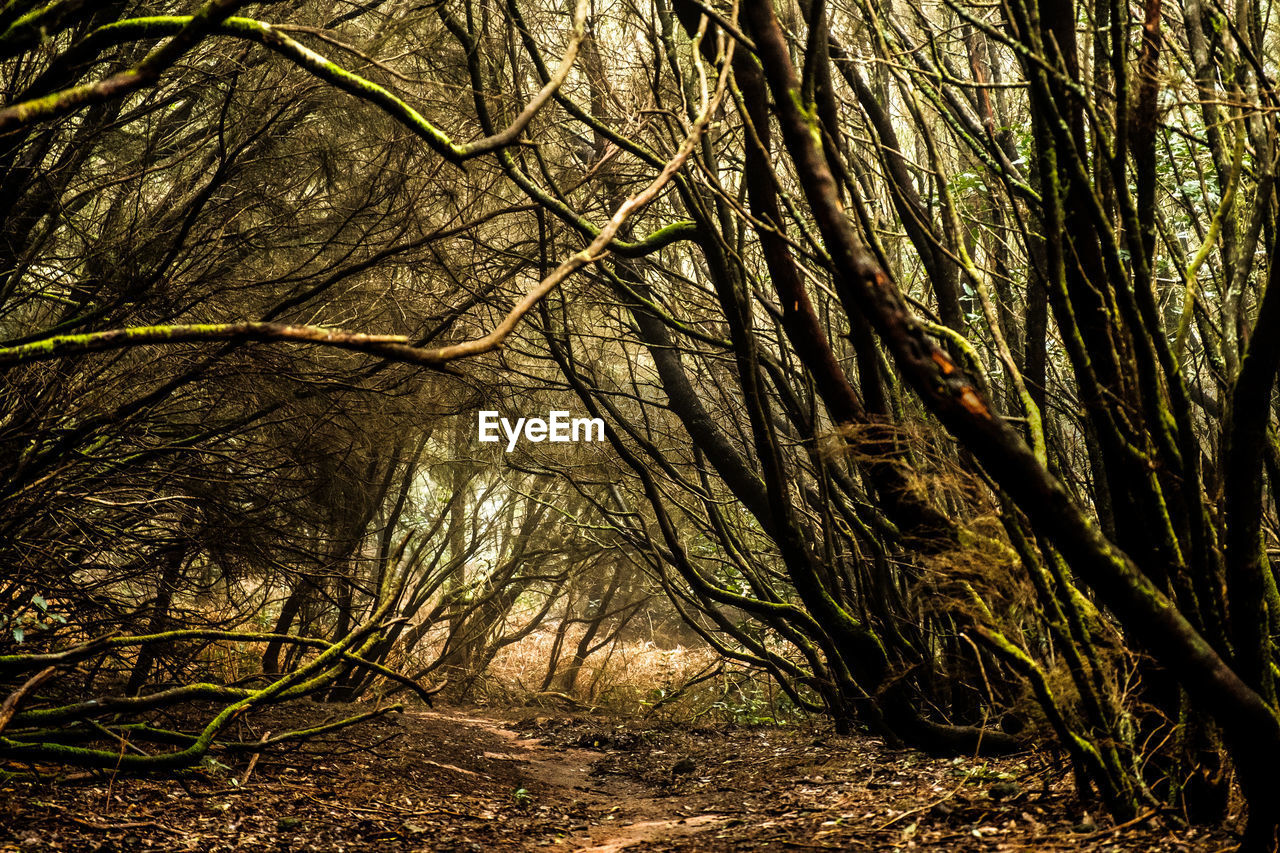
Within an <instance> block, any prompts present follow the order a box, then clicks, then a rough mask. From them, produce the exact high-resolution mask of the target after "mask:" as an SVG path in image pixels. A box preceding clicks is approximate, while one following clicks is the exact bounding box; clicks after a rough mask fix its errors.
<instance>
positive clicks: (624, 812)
mask: <svg viewBox="0 0 1280 853" xmlns="http://www.w3.org/2000/svg"><path fill="white" fill-rule="evenodd" d="M409 713H411V714H415V715H418V716H421V717H425V718H434V719H438V720H448V721H450V722H452V723H462V724H465V725H469V726H474V727H475V728H477V729H480V730H482V731H485V732H488V733H489V734H492V735H495V736H497V737H499V738H501V739H503V740H505V741H506V742H507V743H508V745H509V749H508V750H507V751H505V752H500V753H498V752H486V753H485V754H484V756H485V757H486V758H489V759H494V760H501V761H511V762H513V763H515V764H517V765H519V766H520V770H519V771H518V772H519V773H521V774H524V775H527V777H528V782H527V783H526V786H525V787H526V788H527V789H529V790H535V789H542V790H545V791H547V792H548V793H551V794H552V795H553V796H558V797H560V798H563V799H567V800H569V801H577V802H579V803H582V804H584V805H586V807H587V808H588V809H589V810H591V811H595V812H599V813H600V822H599V823H597V824H594V825H591V824H578V825H576V826H573V827H571V828H570V830H571V834H569V835H567V836H566V837H565V839H564V842H565V844H566V845H567V846H564V847H561V848H560V849H565V850H570V851H575V853H617V851H620V850H625V849H627V848H635V847H636V846H638V845H642V844H651V843H653V842H658V841H674V840H680V839H688V838H690V837H691V836H694V835H696V834H698V833H700V832H706V831H708V830H711V829H714V828H715V827H716V826H717V825H723V824H724V823H725V822H726V821H727V820H728V818H726V817H725V816H723V815H720V814H714V813H711V814H698V815H688V814H684V813H682V810H681V806H680V802H679V800H678V799H674V798H672V797H670V796H663V797H657V796H653V792H652V790H651V789H650V788H649V787H648V786H645V785H643V784H641V783H638V782H634V781H631V780H628V779H627V778H626V777H623V776H619V775H602V776H593V775H592V773H591V770H592V767H593V765H595V764H596V763H597V762H599V761H601V760H602V759H604V758H605V757H606V753H604V752H602V751H599V750H594V749H582V748H580V747H571V746H559V747H553V746H549V745H547V744H546V743H545V742H544V741H543V740H542V739H539V738H522V737H521V736H520V734H519V733H518V732H516V731H514V730H512V729H511V728H510V726H511V723H510V721H508V720H504V719H501V718H495V717H486V716H476V715H474V714H473V715H466V716H460V715H458V714H456V713H448V712H438V711H411V712H409ZM536 719H537V718H535V722H536ZM548 719H549V718H548Z"/></svg>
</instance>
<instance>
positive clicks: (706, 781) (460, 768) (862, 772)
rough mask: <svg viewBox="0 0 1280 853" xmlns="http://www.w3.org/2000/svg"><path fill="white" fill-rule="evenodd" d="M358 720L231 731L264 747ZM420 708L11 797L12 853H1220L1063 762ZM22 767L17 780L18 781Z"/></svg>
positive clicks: (313, 719)
mask: <svg viewBox="0 0 1280 853" xmlns="http://www.w3.org/2000/svg"><path fill="white" fill-rule="evenodd" d="M355 710H357V709H354V708H350V707H335V706H330V705H318V704H311V703H299V704H298V705H295V706H292V707H289V708H281V709H275V710H274V711H272V712H270V713H266V714H262V715H259V716H257V717H255V718H254V719H252V720H245V721H241V722H240V723H238V725H239V726H240V729H239V730H238V731H236V732H235V736H236V737H237V738H238V739H239V740H241V741H243V742H253V741H256V740H258V739H259V738H260V737H261V735H262V733H263V732H264V731H285V730H288V729H291V728H300V727H302V726H303V725H304V724H309V725H314V724H316V723H319V722H322V721H323V719H332V718H343V717H347V716H350V715H351V714H352V713H353V711H355ZM531 713H535V712H532V711H530V710H529V709H524V710H523V711H521V710H513V711H510V712H507V713H499V712H495V711H489V710H483V711H477V710H475V709H443V710H439V711H431V710H425V709H423V710H409V711H406V712H405V713H403V714H399V715H389V716H386V717H381V718H378V719H377V720H374V721H371V722H369V723H367V724H365V725H362V726H360V727H358V728H354V729H347V730H342V731H338V732H334V733H332V734H330V735H327V736H326V737H324V738H323V739H320V740H316V741H311V742H308V743H306V744H305V745H302V746H298V747H297V748H295V749H293V750H277V751H273V752H268V753H264V754H263V755H262V756H261V758H260V759H259V761H258V763H257V764H256V766H255V769H254V770H253V772H252V774H251V775H248V776H247V775H246V774H247V769H248V768H247V765H248V757H247V756H245V755H244V754H243V753H235V754H232V753H220V754H218V755H217V756H216V758H217V759H218V760H217V761H216V762H213V763H210V764H209V765H207V766H206V767H204V768H202V769H200V770H199V771H197V772H195V773H191V774H185V775H182V776H180V777H169V778H141V779H139V778H126V777H123V776H116V775H113V774H109V773H108V774H103V775H100V776H97V777H94V778H90V779H88V780H87V781H78V782H74V783H72V782H49V781H30V780H22V779H18V778H9V779H8V780H7V781H3V782H0V853H16V852H17V851H22V853H35V851H41V853H54V852H55V851H57V853H66V851H74V853H153V851H178V852H183V851H200V853H204V851H208V853H242V851H243V853H286V851H287V853H311V851H314V853H334V852H335V851H343V853H427V851H430V853H490V851H497V853H509V851H510V853H514V851H577V853H588V851H589V852H590V853H620V851H626V853H720V852H721V851H723V853H730V851H732V853H740V852H741V851H760V853H763V852H764V851H778V850H877V851H878V850H903V851H908V850H916V851H933V853H943V851H945V853H963V852H964V851H984V852H985V851H992V853H1001V851H1023V850H1038V851H1092V853H1120V852H1121V851H1144V853H1158V851H1165V853H1173V851H1178V853H1209V851H1213V853H1223V851H1228V850H1232V849H1234V847H1235V844H1236V842H1235V839H1233V838H1232V837H1231V836H1230V835H1229V834H1227V833H1223V832H1215V833H1208V832H1203V831H1199V830H1196V829H1188V828H1185V827H1181V826H1179V825H1178V824H1177V823H1176V822H1175V821H1173V820H1170V819H1168V818H1167V817H1162V816H1159V815H1154V814H1153V815H1151V816H1150V819H1144V820H1141V821H1137V822H1134V823H1131V824H1126V825H1122V826H1118V827H1114V828H1111V827H1109V826H1108V824H1107V821H1106V820H1105V818H1104V817H1103V816H1101V815H1099V814H1097V813H1096V812H1094V813H1091V810H1090V809H1089V808H1088V807H1084V806H1081V805H1080V804H1079V802H1078V801H1077V799H1076V797H1075V795H1074V792H1073V791H1072V790H1071V786H1070V779H1069V774H1068V772H1067V769H1066V767H1065V766H1062V765H1060V764H1053V763H1052V762H1050V763H1041V762H1039V761H1038V760H1035V759H1033V758H1031V757H1030V756H1024V757H1019V756H1013V757H1008V758H1002V759H999V760H994V759H993V760H974V759H965V758H931V757H928V756H923V755H921V754H919V753H916V752H910V751H905V750H895V749H890V748H887V747H885V745H884V744H883V743H881V742H879V741H878V740H875V739H874V738H870V737H865V736H859V737H840V736H836V735H834V734H832V733H831V732H830V730H829V729H827V728H826V727H825V726H823V725H822V724H821V723H815V724H814V725H811V726H804V727H793V728H777V727H763V726H757V727H703V728H699V727H695V726H690V725H688V724H677V723H655V722H653V721H640V720H627V719H620V718H613V717H604V716H589V715H576V716H570V715H566V714H563V713H554V712H537V713H536V715H535V716H526V715H528V714H531ZM4 769H8V770H10V771H16V770H21V769H22V768H20V767H18V766H11V767H5V768H4Z"/></svg>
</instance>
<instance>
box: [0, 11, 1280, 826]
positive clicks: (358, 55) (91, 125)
mask: <svg viewBox="0 0 1280 853" xmlns="http://www.w3.org/2000/svg"><path fill="white" fill-rule="evenodd" d="M170 5H173V6H177V7H182V6H184V4H150V3H127V2H116V3H109V4H82V3H76V2H60V3H51V4H45V3H39V2H25V0H11V2H9V3H7V4H5V5H4V6H3V8H2V10H0V59H2V61H3V65H2V66H0V67H2V68H3V72H0V75H2V76H0V84H2V86H3V91H4V103H5V106H4V107H3V108H0V207H2V208H3V211H2V213H0V336H3V338H4V342H3V344H0V369H2V370H4V371H5V372H4V383H3V386H0V395H2V399H3V401H4V406H3V409H2V410H0V443H2V444H3V446H4V448H5V453H4V455H3V456H2V457H0V466H2V467H0V494H2V496H3V507H4V509H3V511H2V512H0V525H3V528H2V529H3V531H4V534H3V536H2V537H0V553H2V554H3V560H4V563H3V565H4V566H5V568H6V573H5V576H4V579H5V582H6V583H5V586H4V588H3V590H2V591H0V596H2V597H0V612H3V613H5V614H6V616H5V618H6V619H8V620H9V625H10V627H11V628H12V629H13V630H12V631H10V633H11V634H14V636H13V637H11V638H9V637H7V638H6V639H5V642H9V640H21V641H22V642H21V644H20V645H18V644H15V643H10V645H13V646H14V647H13V648H12V649H10V650H9V651H11V652H12V654H10V655H7V656H4V657H0V670H3V674H4V677H5V678H6V679H7V681H8V682H9V683H10V684H11V685H12V686H11V687H10V690H11V691H17V692H16V693H14V695H15V696H16V697H18V698H19V699H21V700H22V701H23V702H25V703H27V704H26V705H25V706H24V707H25V708H26V710H19V711H18V712H17V713H16V715H15V716H13V719H12V720H6V719H5V718H4V717H3V715H0V729H5V726H6V725H7V726H8V728H7V729H5V730H4V732H3V733H2V735H0V753H4V754H7V755H9V756H22V757H33V760H35V759H38V760H52V759H54V758H61V759H63V760H67V761H72V762H80V763H88V764H94V763H95V762H96V763H108V762H107V759H108V758H110V759H112V760H114V758H115V756H116V754H117V752H118V748H104V747H103V746H102V745H101V743H100V742H99V745H98V746H93V745H92V743H91V744H90V745H85V746H78V747H74V748H72V747H68V746H67V745H68V744H73V743H79V742H82V741H86V740H88V741H91V742H95V741H96V740H97V739H99V738H101V737H102V736H103V731H102V730H101V729H102V727H101V725H100V724H98V723H96V722H93V721H92V720H93V716H94V715H91V714H89V713H87V712H86V711H85V710H84V709H83V707H81V706H78V705H76V704H74V700H75V699H76V698H77V697H78V696H80V695H82V694H84V693H86V692H90V693H93V694H94V695H98V693H97V692H95V691H98V692H102V691H105V692H103V693H102V695H104V696H106V695H111V696H115V697H117V698H114V699H110V700H107V701H105V703H104V704H103V705H101V706H100V707H104V708H107V709H108V710H111V711H122V712H130V711H141V710H145V709H146V708H150V707H156V706H159V705H167V704H169V703H170V702H172V701H176V700H177V699H185V698H200V699H217V700H220V701H222V702H224V703H226V704H225V707H226V709H227V710H225V711H223V712H221V713H219V714H217V715H215V716H213V717H212V718H211V722H210V723H209V725H208V727H206V728H205V729H204V730H203V733H201V734H198V735H197V734H195V733H194V732H193V733H190V734H183V733H175V732H166V733H160V732H159V730H158V729H156V728H155V727H149V728H148V727H145V726H141V725H140V724H137V723H135V722H133V718H132V717H130V716H127V715H126V716H117V717H112V718H111V725H113V726H115V727H116V728H114V729H107V730H106V731H107V734H112V733H114V734H115V735H117V736H120V735H121V733H123V732H124V731H126V728H125V727H129V726H133V727H134V728H132V729H129V731H130V732H134V731H137V732H139V733H140V734H139V735H138V736H142V734H141V733H149V734H150V735H151V736H152V737H153V738H155V739H158V740H165V739H166V738H167V739H168V740H167V742H169V743H175V744H177V747H180V748H181V751H179V752H157V753H155V754H151V755H148V756H145V758H147V759H148V760H143V757H139V758H138V759H137V763H138V765H139V766H140V767H141V766H145V765H147V764H148V761H150V762H151V763H152V764H160V765H164V764H167V765H174V764H178V763H181V762H183V761H186V760H189V759H190V758H192V757H193V756H196V755H198V754H203V751H204V750H206V749H208V748H210V747H211V746H219V745H221V747H220V748H234V747H235V744H234V743H226V742H224V741H223V740H220V738H221V737H222V735H221V732H222V730H223V727H224V722H223V720H224V717H225V716H226V715H227V714H234V709H235V708H237V707H238V706H239V705H243V704H249V705H252V704H257V703H261V702H267V701H276V700H277V699H280V698H288V697H289V696H297V695H304V694H322V695H328V696H334V697H337V696H342V697H351V696H356V695H361V694H363V693H365V692H366V691H368V690H369V689H371V688H373V687H375V682H376V685H379V686H377V689H378V690H379V691H382V692H389V691H391V690H394V689H405V688H414V689H417V690H418V691H419V693H420V694H423V695H426V694H427V693H429V692H430V689H431V688H428V687H426V684H428V683H435V681H436V677H437V676H439V677H440V678H441V680H442V683H444V684H446V685H450V684H452V685H453V686H454V687H455V689H461V688H460V686H459V685H461V684H464V683H467V682H468V680H469V679H474V677H476V676H477V674H479V673H481V672H483V670H484V668H485V666H486V665H487V664H488V663H489V662H490V661H491V660H492V659H493V656H494V655H495V654H497V653H498V651H499V650H500V649H501V648H502V647H504V646H505V645H510V644H511V643H513V642H517V641H519V640H520V639H522V638H523V637H525V636H527V635H528V634H529V633H530V632H532V631H534V630H535V629H536V628H537V627H538V626H539V625H540V624H542V623H544V622H548V621H549V624H551V625H558V626H559V628H558V632H557V634H556V639H555V645H554V649H555V652H554V656H553V660H552V662H551V665H550V666H548V667H547V669H546V675H545V678H543V679H542V683H541V685H535V687H539V688H540V689H541V690H544V691H547V690H557V691H560V692H568V691H572V690H573V689H574V687H575V681H576V678H577V675H576V673H577V672H578V671H579V670H580V669H581V667H582V664H583V661H584V660H585V658H586V657H587V656H588V655H589V654H591V653H592V652H593V651H594V650H596V649H598V648H601V647H603V646H604V645H605V644H607V643H608V642H609V641H610V640H611V639H613V638H615V637H616V636H619V635H620V634H621V632H624V631H625V630H626V628H627V625H628V622H629V620H631V619H632V618H633V617H634V616H635V615H636V614H637V613H639V612H641V611H642V609H644V608H647V607H650V606H651V598H652V596H653V595H654V594H655V593H658V592H661V593H662V594H664V596H665V601H666V602H667V603H666V604H665V605H664V608H666V609H669V610H670V611H671V612H674V613H675V614H678V615H679V617H680V618H681V619H682V620H683V621H684V623H685V625H686V630H688V631H690V632H691V633H693V634H696V635H697V636H699V637H700V638H701V639H702V640H704V641H705V642H706V643H708V644H710V646H711V647H712V648H714V649H715V650H716V651H717V653H718V654H720V655H722V656H723V657H724V658H726V659H728V660H731V661H734V662H736V663H737V664H739V665H742V666H745V667H748V668H751V669H753V670H756V671H759V672H762V673H765V674H767V675H768V676H769V677H771V678H772V679H773V680H774V682H775V683H776V685H777V686H778V687H779V688H780V689H781V690H782V691H783V693H784V694H785V696H786V697H787V701H788V703H789V704H790V705H791V706H792V707H794V708H796V709H801V710H809V711H814V712H822V713H827V714H829V715H831V716H832V717H833V718H834V720H835V721H836V723H837V725H839V726H841V727H849V726H852V725H863V726H867V727H870V728H871V729H873V730H875V731H876V732H878V733H880V734H881V735H883V736H884V737H885V738H887V739H889V740H891V741H894V742H903V743H906V744H910V745H913V746H918V747H921V748H926V749H931V750H943V751H975V750H1008V749H1013V748H1018V747H1019V746H1021V745H1024V744H1026V743H1029V742H1031V743H1036V742H1044V741H1046V740H1052V741H1055V742H1056V743H1057V744H1058V745H1059V746H1060V747H1061V748H1062V749H1064V750H1065V751H1066V753H1067V754H1068V755H1069V756H1070V761H1071V765H1072V768H1073V770H1074V772H1075V775H1076V780H1077V783H1078V786H1079V788H1080V791H1081V794H1082V795H1083V796H1086V797H1096V798H1098V799H1100V800H1101V801H1102V802H1103V804H1104V805H1105V807H1106V808H1108V809H1109V810H1110V811H1111V812H1112V813H1113V814H1114V815H1115V816H1117V817H1118V818H1121V819H1128V818H1130V817H1133V816H1135V815H1137V814H1139V813H1140V812H1141V811H1142V810H1144V809H1145V808H1147V807H1148V806H1167V807H1169V808H1171V809H1173V811H1174V812H1175V813H1177V814H1179V815H1181V816H1182V817H1184V818H1186V819H1188V820H1193V821H1217V820H1221V819H1222V818H1223V816H1224V815H1225V813H1226V808H1227V802H1228V796H1229V792H1230V790H1231V788H1232V785H1233V783H1234V784H1237V785H1238V790H1239V791H1240V792H1241V794H1242V796H1243V798H1244V800H1245V801H1246V802H1247V804H1248V807H1249V826H1248V832H1247V836H1246V843H1247V845H1248V846H1250V847H1251V848H1253V849H1274V847H1275V845H1276V828H1277V821H1278V820H1280V781H1278V777H1276V776H1275V774H1274V773H1273V772H1272V768H1273V767H1274V766H1275V764H1276V762H1277V761H1278V760H1280V711H1278V708H1280V706H1278V705H1277V701H1278V700H1277V695H1276V686H1275V673H1276V670H1277V662H1278V660H1277V648H1276V645H1275V642H1274V635H1275V633H1276V631H1277V623H1278V622H1280V593H1278V592H1277V586H1276V579H1275V574H1274V569H1273V565H1272V562H1271V556H1272V554H1273V553H1274V552H1273V551H1272V550H1270V549H1271V548H1272V547H1273V546H1274V545H1275V538H1276V536H1277V525H1278V524H1280V519H1278V518H1277V515H1276V510H1277V505H1276V504H1277V502H1276V498H1275V490H1276V488H1277V478H1280V452H1278V450H1277V444H1276V439H1277V436H1276V429H1277V425H1278V423H1280V422H1278V421H1277V414H1278V413H1277V409H1276V406H1275V399H1274V385H1275V375H1276V372H1277V369H1278V368H1280V328H1277V327H1276V324H1277V322H1280V284H1275V283H1274V282H1273V278H1274V277H1275V276H1276V275H1280V234H1278V233H1277V231H1276V228H1275V221H1276V219H1275V217H1276V212H1277V206H1276V205H1277V198H1276V187H1275V166H1276V158H1277V153H1278V152H1280V147H1278V146H1277V139H1276V131H1277V127H1276V122H1275V115H1276V110H1277V107H1280V103H1277V100H1276V91H1275V88H1274V77H1275V75H1276V73H1277V68H1276V63H1275V59H1274V57H1275V51H1276V39H1277V35H1278V34H1277V32H1276V24H1275V22H1274V21H1273V19H1272V15H1271V12H1272V9H1271V7H1270V5H1269V4H1268V3H1260V4H1247V3H1241V4H1237V5H1236V6H1234V7H1232V8H1227V7H1225V6H1222V5H1219V4H1218V3H1215V2H1209V1H1208V0H1185V2H1182V3H1181V4H1178V5H1172V4H1163V3H1161V2H1160V0H1146V2H1145V3H1143V4H1137V5H1133V4H1127V3H1117V2H1111V0H1010V2H1008V3H1005V4H999V5H996V6H992V5H990V4H981V3H971V2H967V0H943V2H939V3H931V4H923V5H922V4H905V3H898V2H893V0H869V2H861V0H850V2H838V3H837V2H825V0H798V2H795V3H792V2H785V3H780V4H779V3H748V4H745V5H743V6H742V7H741V8H738V7H737V6H734V5H724V4H720V5H712V4H703V3H700V2H697V0H672V2H670V3H669V2H668V0H656V2H654V3H651V4H650V3H641V4H635V3H625V2H618V3H608V2H602V0H598V1H597V2H594V3H591V2H587V1H586V0H583V2H580V3H576V4H570V5H563V4H550V3H528V2H521V0H505V2H500V0H481V2H470V1H469V0H467V2H463V0H457V2H455V1H454V0H450V1H449V2H443V3H436V4H427V5H423V4H416V3H412V4H411V3H400V2H395V0H386V1H385V2H365V3H351V4H346V5H343V6H340V7H328V6H324V5H322V4H314V3H308V2H305V1H304V0H300V2H287V3H271V4H253V3H232V2H226V0H211V2H207V3H204V4H202V5H199V6H191V5H190V4H188V6H189V7H187V8H170ZM482 408H493V409H498V410H501V411H503V412H504V414H511V415H513V416H516V415H526V414H540V413H543V412H546V411H547V410H550V409H560V408H563V409H571V410H574V411H575V413H580V414H584V415H590V416H598V417H601V418H603V419H604V421H605V423H606V425H607V429H606V431H607V438H608V442H607V446H605V447H601V446H598V445H581V446H576V447H570V448H565V447H563V446H555V447H552V446H551V445H532V444H525V445H523V446H521V447H520V448H519V449H518V450H517V451H513V452H511V453H504V452H503V450H502V448H497V449H494V448H493V446H492V445H481V444H479V443H478V442H477V441H476V433H475V414H476V412H477V411H478V410H479V409H482ZM49 614H53V615H49ZM62 619H65V620H66V622H67V624H66V625H62V624H61V620H62ZM566 626H580V627H575V629H574V630H573V631H572V632H569V631H568V628H567V627H566ZM179 627H182V628H197V627H198V628H203V629H206V630H205V631H204V632H203V633H200V634H198V635H190V634H175V633H173V632H174V631H175V630H177V629H178V628H179ZM230 630H235V631H238V632H240V633H239V634H236V635H235V636H228V635H226V634H225V633H224V634H223V635H222V636H221V642H222V643H223V645H222V646H220V648H224V649H225V648H226V645H225V644H226V643H228V642H232V641H238V642H248V641H250V640H252V641H254V642H255V643H256V644H257V645H254V646H252V648H254V649H260V648H264V649H265V651H264V652H263V653H262V654H261V657H260V659H256V660H254V661H253V662H245V661H242V662H241V663H239V664H238V665H237V668H236V669H235V672H234V673H232V674H230V677H229V678H228V679H226V680H222V681H218V682H217V683H200V684H198V685H197V684H196V683H195V682H193V678H195V677H196V676H197V675H200V677H204V676H203V675H201V673H205V672H207V670H208V667H209V665H210V660H211V657H210V652H209V649H208V648H206V646H205V645H201V644H208V643H210V642H213V641H215V640H217V639H218V632H226V631H230ZM113 633H114V634H116V636H115V637H114V638H113V639H101V638H103V637H105V636H106V635H108V634H113ZM28 634H30V636H27V635H28ZM570 634H572V637H573V638H576V640H573V639H567V638H570ZM149 635H150V636H149ZM250 635H254V636H250ZM94 638H99V639H98V640H97V642H96V643H95V642H91V641H93V640H94ZM299 638H305V639H299ZM574 641H576V643H577V648H576V651H575V652H573V653H572V654H570V655H568V657H567V658H566V659H565V660H564V661H563V666H560V665H559V664H560V660H561V655H562V654H563V650H564V648H565V646H566V644H567V643H570V642H574ZM77 643H82V644H83V643H87V644H85V645H82V646H81V647H79V648H78V649H77V650H75V651H73V652H67V651H66V650H67V649H70V648H72V647H73V646H75V644H77ZM34 652H43V653H45V655H46V656H43V657H42V656H41V655H40V654H34ZM58 652H62V654H61V656H60V657H48V656H47V655H49V654H56V653H58ZM90 663H92V666H90V667H89V668H88V669H87V675H85V674H84V673H85V672H86V669H85V667H86V666H87V665H88V664H90ZM385 664H394V665H406V666H408V668H409V670H408V671H407V675H406V674H405V673H396V672H393V671H392V670H391V669H387V668H386V667H385V666H384V665H385ZM46 665H54V666H57V667H61V669H60V670H54V672H61V673H63V677H62V678H61V679H53V680H52V681H49V682H47V683H44V682H40V683H37V682H39V679H38V678H37V679H31V678H30V676H32V675H33V674H36V673H41V670H42V668H43V667H45V666H46ZM75 666H80V667H81V669H80V671H81V673H82V675H81V676H80V677H79V682H78V683H76V682H73V681H72V679H71V678H70V677H69V674H70V673H71V672H72V668H73V667H75ZM41 674H44V673H41ZM407 676H412V678H408V677H407ZM45 677H46V678H48V677H52V673H48V674H46V675H45ZM246 678H247V679H248V680H247V681H240V682H237V681H236V679H246ZM254 679H265V680H262V681H259V682H255V680H254ZM414 679H416V681H415V680H414ZM24 683H25V685H26V686H25V687H24V686H22V685H24ZM50 685H52V686H50ZM172 685H178V686H172ZM262 685H269V686H266V687H263V686H262ZM197 686H198V687H199V689H194V688H195V687H197ZM183 691H186V692H185V693H184V692H183ZM28 693H29V694H31V695H25V694H28ZM40 702H44V703H45V705H46V706H47V707H37V705H39V703H40ZM113 702H114V703H116V704H112V703H113ZM68 703H70V704H68ZM15 704H18V702H17V700H15ZM102 713H104V714H105V712H102ZM228 719H229V718H228ZM131 736H132V735H131ZM108 743H109V742H108ZM175 756H177V757H175Z"/></svg>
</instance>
